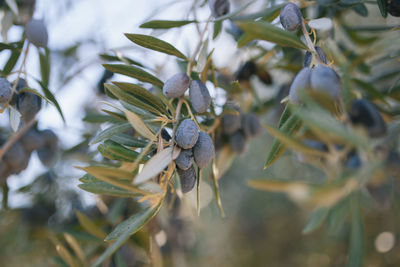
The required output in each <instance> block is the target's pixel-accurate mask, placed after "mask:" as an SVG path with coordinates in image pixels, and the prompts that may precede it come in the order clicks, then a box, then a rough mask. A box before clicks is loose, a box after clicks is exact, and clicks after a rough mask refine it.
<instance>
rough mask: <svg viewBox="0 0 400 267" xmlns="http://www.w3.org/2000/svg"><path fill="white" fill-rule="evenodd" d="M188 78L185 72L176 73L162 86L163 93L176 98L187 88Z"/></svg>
mask: <svg viewBox="0 0 400 267" xmlns="http://www.w3.org/2000/svg"><path fill="white" fill-rule="evenodd" d="M189 85H190V78H189V76H188V75H187V74H186V73H183V72H181V73H178V74H175V75H174V76H172V77H171V78H169V79H168V80H167V81H166V82H165V83H164V87H163V93H164V95H165V96H166V97H170V98H178V97H181V96H183V95H184V94H185V92H186V90H187V89H188V88H189Z"/></svg>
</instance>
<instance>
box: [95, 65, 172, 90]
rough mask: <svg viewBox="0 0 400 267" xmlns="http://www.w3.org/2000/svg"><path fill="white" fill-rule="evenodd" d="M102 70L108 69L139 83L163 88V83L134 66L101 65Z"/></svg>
mask: <svg viewBox="0 0 400 267" xmlns="http://www.w3.org/2000/svg"><path fill="white" fill-rule="evenodd" d="M103 66H104V68H106V69H108V70H109V71H112V72H115V73H119V74H123V75H126V76H129V77H132V78H135V79H138V80H139V81H142V82H146V83H151V84H153V85H155V86H158V87H163V85H164V83H163V82H162V81H160V80H159V79H158V78H157V77H155V76H154V75H152V74H150V73H148V72H146V71H144V70H142V69H140V68H138V67H134V66H129V65H124V64H103Z"/></svg>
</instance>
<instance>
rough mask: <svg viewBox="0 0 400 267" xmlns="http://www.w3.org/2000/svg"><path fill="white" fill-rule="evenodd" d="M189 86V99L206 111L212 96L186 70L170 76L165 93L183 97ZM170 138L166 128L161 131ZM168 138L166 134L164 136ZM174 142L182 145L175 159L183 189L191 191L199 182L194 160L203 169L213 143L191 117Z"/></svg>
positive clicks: (192, 104)
mask: <svg viewBox="0 0 400 267" xmlns="http://www.w3.org/2000/svg"><path fill="white" fill-rule="evenodd" d="M188 88H189V99H190V103H191V106H192V108H193V110H194V111H195V112H196V113H204V112H206V111H207V109H208V108H209V107H210V105H211V96H210V93H209V91H208V89H207V87H206V85H205V84H204V83H203V82H202V81H200V80H191V79H190V78H189V76H188V75H186V74H185V73H178V74H175V75H174V76H172V77H171V78H169V79H168V80H167V81H166V82H165V84H164V87H163V93H164V94H165V96H167V97H170V98H180V97H182V96H183V95H184V94H185V92H186V90H187V89H188ZM161 134H163V135H164V136H165V137H166V138H167V140H168V139H169V137H168V136H166V135H167V132H166V131H164V132H163V131H162V132H161ZM164 139H165V138H164ZM175 142H176V144H177V145H178V146H179V147H180V148H181V152H180V154H179V156H178V157H177V158H176V160H175V163H176V166H177V171H178V175H179V177H180V181H181V187H182V192H183V193H187V192H189V191H191V190H192V189H193V187H194V185H195V183H196V180H197V179H196V178H197V177H196V171H195V169H194V166H193V163H196V165H197V166H198V167H199V168H200V169H201V168H204V167H205V166H207V165H208V164H209V163H210V161H211V159H212V158H213V157H214V144H213V141H212V139H211V137H210V135H208V134H207V133H205V132H201V131H200V130H199V127H198V126H197V124H196V123H195V122H194V121H193V120H191V119H184V120H183V121H182V122H181V123H180V124H179V126H178V127H177V129H176V133H175Z"/></svg>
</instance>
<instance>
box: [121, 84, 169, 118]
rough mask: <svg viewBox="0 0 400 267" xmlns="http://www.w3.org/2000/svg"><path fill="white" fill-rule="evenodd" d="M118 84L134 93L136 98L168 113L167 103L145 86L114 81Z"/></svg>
mask: <svg viewBox="0 0 400 267" xmlns="http://www.w3.org/2000/svg"><path fill="white" fill-rule="evenodd" d="M114 84H115V85H116V86H118V87H119V88H120V89H122V90H124V91H127V92H129V93H130V94H132V95H134V96H135V97H136V98H138V99H140V100H141V101H142V102H144V103H146V104H148V105H150V106H153V107H155V108H156V109H157V110H158V111H160V112H161V113H163V114H168V111H167V109H166V107H165V105H164V104H163V103H162V102H161V100H160V99H158V98H157V97H156V96H155V95H153V94H152V93H150V92H149V91H148V90H146V89H144V88H143V87H141V86H139V85H136V84H132V83H122V82H114Z"/></svg>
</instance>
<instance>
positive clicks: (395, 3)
mask: <svg viewBox="0 0 400 267" xmlns="http://www.w3.org/2000/svg"><path fill="white" fill-rule="evenodd" d="M386 6H387V11H388V13H389V14H390V15H392V16H393V17H400V1H399V0H389V1H387V4H386Z"/></svg>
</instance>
